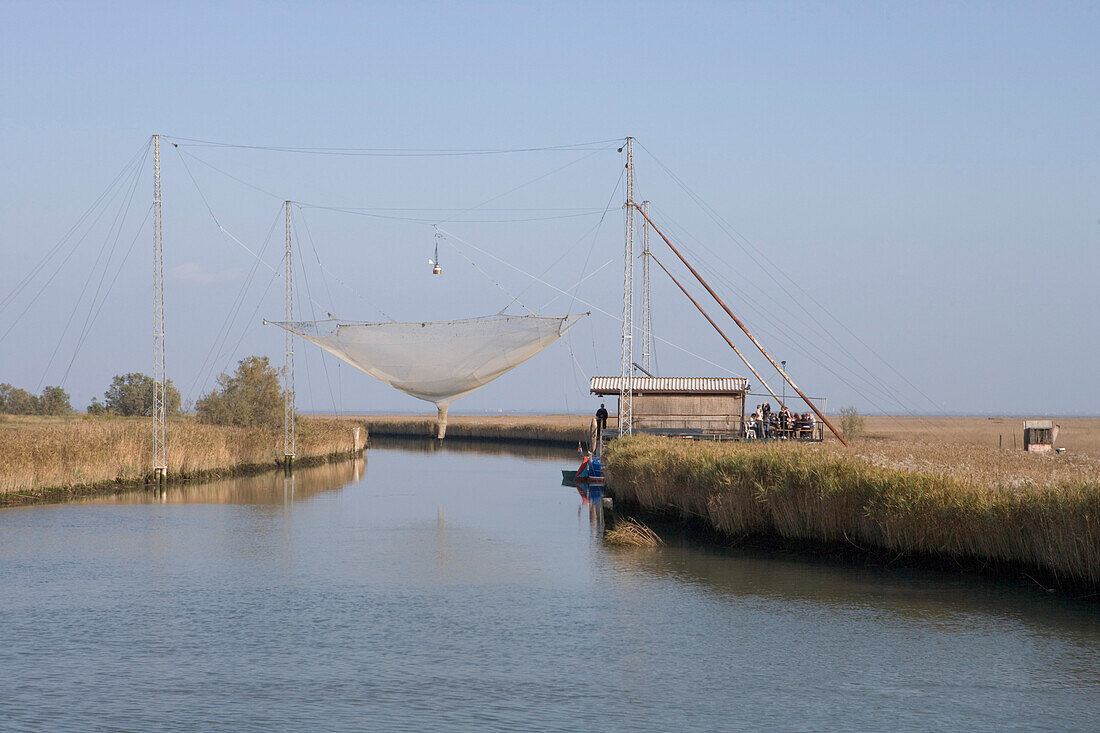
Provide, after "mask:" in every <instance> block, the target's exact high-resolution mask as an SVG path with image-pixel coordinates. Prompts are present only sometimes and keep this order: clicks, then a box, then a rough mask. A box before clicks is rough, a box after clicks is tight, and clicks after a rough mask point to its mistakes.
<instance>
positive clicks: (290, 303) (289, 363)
mask: <svg viewBox="0 0 1100 733" xmlns="http://www.w3.org/2000/svg"><path fill="white" fill-rule="evenodd" d="M293 321H294V267H293V247H292V246H291V235H290V202H289V201H287V202H286V322H287V323H291V322H293ZM283 380H284V384H283V460H284V461H285V462H286V464H287V465H288V466H289V465H290V463H291V460H292V459H293V457H294V455H295V454H296V453H297V436H296V435H295V431H294V427H295V426H294V421H295V416H294V334H293V333H291V331H290V330H287V331H286V362H285V363H284V365H283Z"/></svg>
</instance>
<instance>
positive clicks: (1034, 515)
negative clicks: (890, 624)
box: [606, 436, 1100, 593]
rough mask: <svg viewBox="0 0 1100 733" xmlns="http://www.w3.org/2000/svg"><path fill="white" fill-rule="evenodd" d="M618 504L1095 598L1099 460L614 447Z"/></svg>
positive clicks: (935, 452)
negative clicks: (1010, 577)
mask: <svg viewBox="0 0 1100 733" xmlns="http://www.w3.org/2000/svg"><path fill="white" fill-rule="evenodd" d="M606 458H607V461H606V464H607V474H608V481H609V485H610V486H611V487H612V489H613V491H614V493H615V497H616V500H617V501H618V502H620V503H621V504H626V505H634V506H638V507H640V508H642V509H645V510H648V511H654V512H664V513H674V514H677V515H679V516H681V517H685V518H691V519H695V520H699V521H702V522H703V523H704V524H705V525H707V526H708V527H710V528H711V529H714V530H717V531H718V532H720V533H722V534H723V535H725V536H727V537H730V538H745V537H752V536H759V537H771V538H777V539H779V540H782V541H793V542H810V543H821V544H825V545H837V546H844V547H846V548H848V549H849V550H855V551H856V552H860V553H866V554H874V555H877V556H879V557H885V558H887V560H892V561H897V560H900V559H902V558H907V559H909V560H915V561H921V560H922V559H923V560H928V559H932V560H937V561H940V560H945V559H950V560H952V561H959V562H963V563H964V564H966V565H967V566H969V567H978V568H983V567H984V568H986V569H993V570H997V571H1001V572H1003V571H1006V570H1017V571H1019V572H1021V573H1027V574H1028V575H1029V576H1032V577H1035V578H1038V579H1039V580H1041V581H1042V582H1043V583H1046V584H1048V585H1051V586H1054V587H1059V588H1063V589H1067V590H1069V589H1073V590H1080V589H1084V590H1085V592H1087V593H1094V592H1097V591H1100V460H1097V459H1095V458H1091V457H1088V456H1064V455H1062V456H1059V455H1053V454H1048V455H1038V454H1026V453H1023V452H1009V451H998V450H995V449H990V448H985V447H981V446H973V445H971V446H966V445H964V446H957V445H947V444H936V443H918V442H904V441H894V442H884V441H867V442H864V443H857V444H856V447H855V448H854V449H853V450H845V449H843V448H842V447H841V446H840V445H839V444H838V443H835V442H834V443H831V444H830V443H825V444H817V445H795V444H752V443H747V444H741V443H737V444H732V443H703V442H694V441H678V440H670V439H664V438H655V437H650V436H637V437H633V438H627V439H623V440H619V441H613V442H612V443H611V444H610V445H609V447H608V450H607V455H606Z"/></svg>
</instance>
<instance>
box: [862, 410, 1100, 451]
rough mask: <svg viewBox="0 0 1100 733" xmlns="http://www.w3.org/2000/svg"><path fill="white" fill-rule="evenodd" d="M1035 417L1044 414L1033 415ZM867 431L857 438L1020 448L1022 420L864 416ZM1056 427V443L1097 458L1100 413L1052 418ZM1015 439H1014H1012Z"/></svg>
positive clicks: (1007, 418) (877, 440)
mask: <svg viewBox="0 0 1100 733" xmlns="http://www.w3.org/2000/svg"><path fill="white" fill-rule="evenodd" d="M1036 417H1044V416H1043V415H1037V416H1036ZM865 420H866V426H867V431H866V433H865V434H864V436H863V438H861V439H860V440H859V441H858V442H859V443H865V442H895V441H902V442H915V443H919V444H946V445H951V446H963V445H966V446H976V447H985V448H997V447H998V446H1000V447H1001V448H1003V449H1004V450H1006V451H1007V450H1012V449H1013V446H1015V447H1016V448H1017V449H1019V450H1022V449H1023V446H1024V421H1023V419H1022V418H1018V417H897V416H887V417H882V416H870V417H866V418H865ZM1054 424H1055V425H1058V426H1059V428H1060V430H1059V433H1058V440H1057V442H1056V445H1058V446H1060V447H1063V448H1065V449H1066V451H1067V453H1068V454H1069V455H1071V456H1074V455H1086V456H1091V457H1092V458H1097V459H1100V417H1064V418H1054ZM1014 441H1015V442H1014Z"/></svg>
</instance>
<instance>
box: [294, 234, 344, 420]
mask: <svg viewBox="0 0 1100 733" xmlns="http://www.w3.org/2000/svg"><path fill="white" fill-rule="evenodd" d="M292 241H293V240H292ZM301 251H302V247H301V239H300V238H299V239H298V263H299V264H298V268H299V270H301V273H302V281H303V282H304V283H305V284H306V298H307V299H308V300H309V312H310V314H312V316H313V320H315V321H316V320H317V311H316V310H314V308H313V303H314V301H313V296H312V295H311V294H310V290H309V276H308V275H307V274H306V268H305V265H304V264H303V263H302V257H301ZM325 353H327V352H323V351H322V353H321V366H322V367H323V368H324V370H325V384H326V385H327V386H328V396H329V399H330V400H332V414H333V415H335V414H336V413H337V410H336V397H335V396H334V395H333V393H332V380H331V379H330V378H329V374H328V362H327V361H326V360H325Z"/></svg>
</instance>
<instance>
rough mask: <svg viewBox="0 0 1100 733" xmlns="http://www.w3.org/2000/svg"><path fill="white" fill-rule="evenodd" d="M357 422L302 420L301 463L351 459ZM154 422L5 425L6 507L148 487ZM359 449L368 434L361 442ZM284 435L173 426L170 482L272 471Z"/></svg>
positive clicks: (0, 494) (0, 463)
mask: <svg viewBox="0 0 1100 733" xmlns="http://www.w3.org/2000/svg"><path fill="white" fill-rule="evenodd" d="M359 425H361V424H360V423H358V422H356V421H352V420H317V419H312V418H300V419H299V422H298V450H297V453H298V459H297V460H299V461H300V462H301V461H309V460H311V459H317V458H321V457H327V456H335V455H339V454H348V453H351V452H352V451H353V449H354V445H353V437H352V428H353V427H356V426H359ZM151 429H152V423H151V420H150V419H149V418H92V417H71V418H55V419H52V420H46V419H43V418H34V419H28V420H26V421H23V420H18V419H9V420H5V421H3V422H0V503H15V502H20V501H27V500H33V499H37V498H42V496H43V494H44V493H45V494H49V495H56V494H58V492H64V491H66V490H70V491H71V490H74V489H78V488H80V489H88V488H94V487H109V486H112V485H115V486H117V485H125V484H134V483H140V482H142V481H145V480H146V479H148V478H149V475H150V473H151V468H150V467H151V466H152V465H153V441H152V433H151ZM360 441H361V444H362V443H365V442H366V435H365V434H364V435H362V436H360ZM282 455H283V434H282V431H281V430H280V431H269V430H262V429H255V428H238V427H231V426H224V425H206V424H203V423H199V422H198V421H196V420H194V419H192V418H187V417H185V418H181V419H178V420H172V421H170V422H169V423H168V469H169V476H170V478H174V479H185V478H195V477H199V476H218V475H228V474H231V473H235V472H238V471H241V470H245V469H249V468H259V467H266V466H271V467H274V466H275V465H277V463H278V462H279V461H281V459H282Z"/></svg>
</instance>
